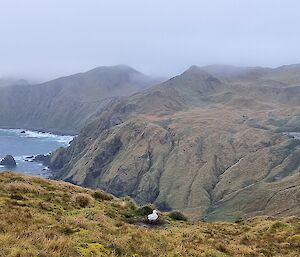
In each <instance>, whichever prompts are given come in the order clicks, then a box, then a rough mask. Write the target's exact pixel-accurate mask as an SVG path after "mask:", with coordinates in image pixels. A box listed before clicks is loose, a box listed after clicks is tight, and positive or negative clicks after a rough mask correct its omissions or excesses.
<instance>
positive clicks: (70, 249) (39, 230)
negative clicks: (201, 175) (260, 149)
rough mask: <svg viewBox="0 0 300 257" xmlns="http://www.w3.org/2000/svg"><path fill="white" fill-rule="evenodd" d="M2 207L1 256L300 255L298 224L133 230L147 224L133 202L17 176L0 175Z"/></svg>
mask: <svg viewBox="0 0 300 257" xmlns="http://www.w3.org/2000/svg"><path fill="white" fill-rule="evenodd" d="M98 192H99V191H98ZM78 193H87V194H90V195H92V196H93V199H92V204H91V206H90V207H86V208H83V207H79V206H78V205H77V204H76V201H74V197H75V196H76V195H78ZM104 199H106V200H104ZM0 207H1V208H0V256H22V257H23V256H25V257H26V256H40V257H46V256H64V257H67V256H207V257H208V256H210V257H213V256H215V257H221V256H249V257H250V256H299V255H300V252H299V249H298V248H299V246H300V219H299V218H296V217H290V218H284V219H280V220H278V219H277V220H275V219H273V218H270V217H269V218H267V217H260V218H253V219H249V220H244V221H240V222H238V223H211V224H209V223H201V222H197V223H191V222H183V221H181V222H180V221H172V220H171V219H170V218H168V216H167V214H163V217H162V216H161V219H163V220H164V221H165V223H164V225H162V226H161V227H159V228H151V229H149V228H144V227H140V226H137V225H134V224H130V221H133V220H137V219H142V218H144V217H143V216H138V211H137V207H136V206H135V204H134V203H133V202H132V200H131V199H129V198H123V199H117V198H110V197H109V195H107V194H105V193H101V192H100V193H98V197H96V195H95V191H93V190H90V189H85V188H81V187H78V186H74V185H71V184H68V183H65V182H57V181H50V180H43V179H40V178H37V177H27V176H22V175H18V174H17V175H16V174H12V173H2V174H0Z"/></svg>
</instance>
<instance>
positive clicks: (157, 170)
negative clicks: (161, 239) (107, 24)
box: [48, 66, 300, 220]
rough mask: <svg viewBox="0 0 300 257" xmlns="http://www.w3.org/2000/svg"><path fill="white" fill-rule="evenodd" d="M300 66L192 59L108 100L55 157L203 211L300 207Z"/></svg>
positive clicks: (70, 174) (77, 175) (122, 191)
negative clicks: (211, 63)
mask: <svg viewBox="0 0 300 257" xmlns="http://www.w3.org/2000/svg"><path fill="white" fill-rule="evenodd" d="M297 67H298V66H291V67H284V68H278V69H271V70H270V69H267V70H266V69H264V68H243V69H242V71H241V70H239V69H238V68H232V67H229V68H227V69H228V70H229V71H228V70H226V69H225V68H224V67H223V68H222V69H220V68H218V69H217V68H216V67H210V71H208V68H200V67H197V66H192V67H191V68H190V69H188V70H187V71H185V72H184V73H182V74H181V75H178V76H176V77H174V78H171V79H170V80H168V81H165V82H163V83H161V84H159V85H156V86H154V87H151V88H149V89H147V90H144V91H142V92H139V93H136V94H134V95H132V96H129V97H126V98H123V99H120V100H118V101H116V102H113V103H110V104H108V105H107V106H106V107H105V108H104V109H103V111H102V112H100V113H99V115H98V116H97V119H95V120H94V121H93V122H91V123H89V124H88V125H87V126H85V127H84V128H83V129H82V131H81V133H80V134H79V136H78V137H76V138H75V139H74V140H73V142H72V143H71V145H70V147H68V148H67V149H59V150H58V151H56V152H54V153H52V154H51V156H50V162H49V163H48V164H49V165H50V166H51V168H53V169H54V170H56V173H55V176H56V177H58V178H61V179H64V180H67V181H71V182H72V183H76V184H78V185H84V186H89V187H100V188H103V189H105V190H107V191H109V192H111V193H113V194H115V195H117V196H124V195H129V196H131V197H133V198H134V199H135V200H136V201H137V202H138V203H140V204H145V203H148V202H151V203H155V204H156V205H158V206H159V207H160V208H161V209H165V210H170V209H180V210H181V211H183V212H184V213H185V214H186V215H188V216H189V217H191V218H194V219H206V220H220V219H221V220H234V219H236V218H238V217H241V216H242V217H244V216H247V217H249V216H256V215H275V216H288V215H298V214H299V213H300V209H299V206H300V204H299V199H300V198H299V194H300V191H299V190H300V179H299V178H300V173H299V170H300V161H299V160H300V158H299V156H300V148H299V146H300V141H299V140H297V139H295V138H293V137H292V136H289V135H287V134H286V133H281V132H288V131H300V119H299V117H300V109H299V108H300V107H299V103H300V78H299V77H297V71H295V70H297ZM220 70H222V72H221V71H220ZM237 74H239V75H237ZM229 78H230V79H229Z"/></svg>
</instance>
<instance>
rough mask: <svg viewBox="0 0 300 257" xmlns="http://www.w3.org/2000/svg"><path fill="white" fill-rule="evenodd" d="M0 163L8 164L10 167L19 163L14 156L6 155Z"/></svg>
mask: <svg viewBox="0 0 300 257" xmlns="http://www.w3.org/2000/svg"><path fill="white" fill-rule="evenodd" d="M0 165H3V166H6V167H8V168H14V167H16V166H17V163H16V161H15V159H14V157H13V156H11V155H6V156H5V157H4V158H3V159H2V160H1V161H0Z"/></svg>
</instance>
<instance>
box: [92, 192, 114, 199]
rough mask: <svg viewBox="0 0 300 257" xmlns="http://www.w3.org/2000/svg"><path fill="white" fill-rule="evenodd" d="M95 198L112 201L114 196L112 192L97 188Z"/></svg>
mask: <svg viewBox="0 0 300 257" xmlns="http://www.w3.org/2000/svg"><path fill="white" fill-rule="evenodd" d="M93 196H94V198H95V199H97V200H100V201H111V200H112V199H113V198H114V197H113V196H112V195H111V194H108V193H105V192H103V191H100V190H97V191H95V192H94V193H93Z"/></svg>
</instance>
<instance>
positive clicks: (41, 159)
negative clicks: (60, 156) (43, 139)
mask: <svg viewBox="0 0 300 257" xmlns="http://www.w3.org/2000/svg"><path fill="white" fill-rule="evenodd" d="M48 159H49V157H48V156H46V155H44V154H38V155H37V156H35V157H34V159H33V160H34V161H35V162H46V161H47V160H48Z"/></svg>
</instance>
